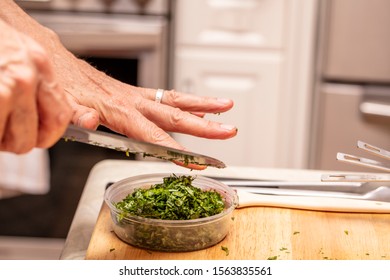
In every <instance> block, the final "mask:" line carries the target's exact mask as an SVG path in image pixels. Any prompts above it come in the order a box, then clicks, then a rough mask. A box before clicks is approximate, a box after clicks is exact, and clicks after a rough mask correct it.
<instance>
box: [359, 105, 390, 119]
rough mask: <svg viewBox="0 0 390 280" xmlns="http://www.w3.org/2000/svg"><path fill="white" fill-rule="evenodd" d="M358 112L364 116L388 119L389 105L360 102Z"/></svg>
mask: <svg viewBox="0 0 390 280" xmlns="http://www.w3.org/2000/svg"><path fill="white" fill-rule="evenodd" d="M360 112H362V113H363V114H366V115H372V116H377V117H387V118H390V105H387V104H381V103H376V102H362V103H361V104H360Z"/></svg>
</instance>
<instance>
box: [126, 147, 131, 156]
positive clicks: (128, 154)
mask: <svg viewBox="0 0 390 280" xmlns="http://www.w3.org/2000/svg"><path fill="white" fill-rule="evenodd" d="M126 156H127V157H129V156H130V150H129V149H127V150H126Z"/></svg>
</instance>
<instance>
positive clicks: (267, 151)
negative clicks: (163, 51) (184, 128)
mask: <svg viewBox="0 0 390 280" xmlns="http://www.w3.org/2000/svg"><path fill="white" fill-rule="evenodd" d="M310 2H311V1H310ZM303 3H306V1H298V0H297V1H294V2H293V1H285V0H197V1H193V0H180V1H177V2H176V5H175V18H174V19H175V20H174V22H175V32H174V33H175V41H174V51H173V59H174V63H173V66H174V68H173V88H175V89H176V90H178V91H183V92H189V93H192V94H197V95H206V96H215V97H227V98H231V99H232V100H233V101H234V103H235V106H234V108H233V109H232V110H231V111H229V112H227V113H224V114H221V115H207V116H206V117H207V118H209V119H212V120H216V121H220V122H224V123H228V124H234V125H236V126H237V127H238V135H237V136H236V137H234V138H232V139H228V140H208V139H199V138H196V137H192V136H188V135H181V134H174V137H175V138H176V139H177V140H178V141H179V142H180V143H181V144H183V145H184V146H186V147H187V148H189V149H191V150H192V151H194V152H198V153H203V154H207V155H210V156H214V157H217V158H218V159H221V160H222V161H224V162H225V163H226V164H227V165H250V166H263V167H306V150H305V149H304V148H303V145H304V144H305V142H303V143H302V139H304V140H303V141H307V139H306V138H307V135H306V132H305V128H306V126H307V122H308V120H307V118H308V117H307V116H308V112H309V105H308V104H309V100H308V99H309V87H308V86H307V85H308V84H309V82H310V81H311V78H309V76H310V74H309V73H311V72H310V65H311V63H312V61H311V59H310V57H311V54H312V48H313V47H312V36H313V35H312V28H313V26H314V16H313V15H314V12H315V5H314V4H313V3H315V1H312V2H311V4H309V5H308V8H305V9H302V8H301V7H300V6H299V5H303ZM303 14H304V15H305V18H307V19H306V20H304V19H302V15H303ZM308 22H309V23H310V24H309V28H308ZM294 32H295V33H294ZM301 39H306V40H301ZM296 55H299V57H298V58H297V57H295V56H296ZM296 90H299V93H298V94H296V93H295V92H296ZM299 106H301V107H299ZM297 110H298V111H299V112H298V113H297ZM291 127H293V129H291ZM292 130H294V135H289V133H290V132H291V131H292ZM293 138H295V140H294V139H293Z"/></svg>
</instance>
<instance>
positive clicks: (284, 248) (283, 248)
mask: <svg viewBox="0 0 390 280" xmlns="http://www.w3.org/2000/svg"><path fill="white" fill-rule="evenodd" d="M286 250H287V248H286V247H282V248H280V249H279V251H286Z"/></svg>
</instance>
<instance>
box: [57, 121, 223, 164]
mask: <svg viewBox="0 0 390 280" xmlns="http://www.w3.org/2000/svg"><path fill="white" fill-rule="evenodd" d="M63 138H64V139H65V141H76V142H81V143H85V144H89V145H93V146H99V147H103V148H108V149H113V150H117V151H119V152H123V153H125V154H126V155H129V154H130V153H132V154H141V155H143V157H154V158H159V159H163V160H167V161H172V162H179V163H181V164H183V165H184V166H186V165H189V164H195V165H200V166H206V167H207V166H212V167H216V168H225V167H226V165H225V164H224V163H223V162H222V161H220V160H218V159H215V158H212V157H209V156H205V155H202V154H197V153H192V152H188V151H183V150H179V149H174V148H170V147H165V146H161V145H157V144H152V143H147V142H142V141H137V140H134V139H131V138H127V137H124V136H120V135H116V134H113V133H108V132H104V131H98V130H96V131H95V130H89V129H85V128H81V127H78V126H74V125H69V126H68V128H67V129H66V131H65V133H64V135H63Z"/></svg>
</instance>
